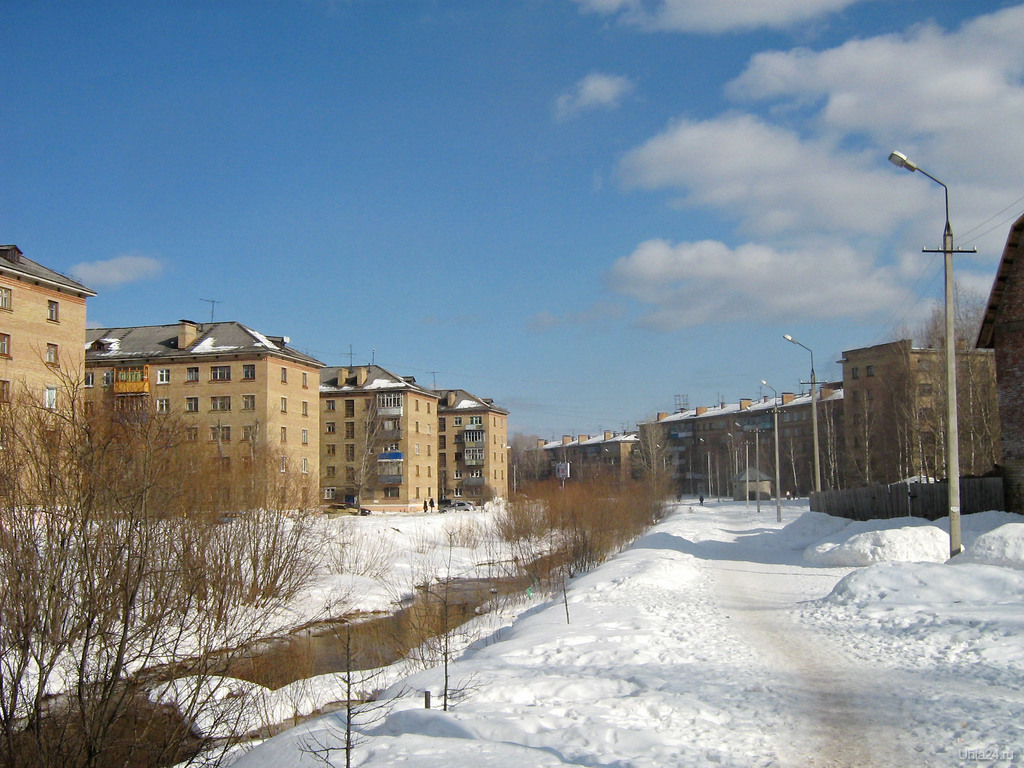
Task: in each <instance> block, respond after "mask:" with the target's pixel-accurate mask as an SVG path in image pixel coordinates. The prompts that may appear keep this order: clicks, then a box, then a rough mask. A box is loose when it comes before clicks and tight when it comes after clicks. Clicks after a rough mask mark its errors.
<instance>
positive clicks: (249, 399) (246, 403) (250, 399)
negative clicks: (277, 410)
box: [242, 395, 256, 411]
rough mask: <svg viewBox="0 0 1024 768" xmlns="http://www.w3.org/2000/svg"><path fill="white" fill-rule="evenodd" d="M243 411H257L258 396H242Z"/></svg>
mask: <svg viewBox="0 0 1024 768" xmlns="http://www.w3.org/2000/svg"><path fill="white" fill-rule="evenodd" d="M242 410H243V411H255V410H256V395H242Z"/></svg>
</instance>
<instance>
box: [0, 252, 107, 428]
mask: <svg viewBox="0 0 1024 768" xmlns="http://www.w3.org/2000/svg"><path fill="white" fill-rule="evenodd" d="M95 295H96V293H95V292H94V291H91V290H90V289H88V288H86V287H85V286H84V285H81V284H80V283H77V282H75V281H74V280H71V279H70V278H67V277H64V276H63V275H61V274H58V273H57V272H54V271H53V270H51V269H48V268H47V267H44V266H43V265H41V264H38V263H36V262H34V261H32V260H31V259H29V258H26V257H25V256H24V255H23V254H22V252H21V250H20V249H19V248H18V246H16V245H0V402H6V401H9V400H12V399H16V398H18V397H26V398H28V401H29V402H33V403H38V404H40V405H44V406H47V407H50V408H53V407H56V406H57V405H58V398H59V397H61V396H62V393H63V392H64V391H65V386H64V383H65V382H64V381H62V376H67V377H71V378H72V379H77V378H78V377H80V376H81V374H82V371H83V368H84V362H85V353H84V351H83V341H84V339H85V301H86V299H87V298H89V297H91V296H95Z"/></svg>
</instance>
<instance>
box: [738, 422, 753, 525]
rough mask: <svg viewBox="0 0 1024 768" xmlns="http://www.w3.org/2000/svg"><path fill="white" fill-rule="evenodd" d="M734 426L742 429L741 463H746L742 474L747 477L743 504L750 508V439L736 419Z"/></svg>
mask: <svg viewBox="0 0 1024 768" xmlns="http://www.w3.org/2000/svg"><path fill="white" fill-rule="evenodd" d="M735 423H736V426H737V427H738V428H739V429H740V430H742V431H743V433H744V434H743V463H744V464H745V465H746V471H745V472H744V476H745V477H746V478H747V480H746V487H745V488H744V494H743V506H744V507H746V508H747V509H749V508H750V441H749V440H748V439H747V435H746V429H744V427H743V425H742V424H740V423H739V422H738V421H737V422H735Z"/></svg>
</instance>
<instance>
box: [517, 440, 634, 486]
mask: <svg viewBox="0 0 1024 768" xmlns="http://www.w3.org/2000/svg"><path fill="white" fill-rule="evenodd" d="M639 442H640V439H639V437H638V436H637V433H636V432H613V431H611V430H605V431H604V432H603V433H602V434H601V435H596V436H594V437H591V436H590V435H577V436H575V437H573V436H572V435H563V436H562V439H561V440H554V441H545V440H539V441H538V442H537V447H536V450H537V451H539V452H540V453H541V454H542V455H543V456H544V460H543V461H542V462H539V464H540V470H541V471H540V473H539V474H540V475H541V477H542V478H551V477H557V475H558V466H559V465H568V472H569V479H572V478H576V479H580V480H594V479H598V478H601V479H609V480H613V481H615V482H627V481H629V480H630V479H632V478H633V477H634V475H635V472H634V469H635V468H634V466H633V451H634V450H635V449H636V447H637V445H638V444H639Z"/></svg>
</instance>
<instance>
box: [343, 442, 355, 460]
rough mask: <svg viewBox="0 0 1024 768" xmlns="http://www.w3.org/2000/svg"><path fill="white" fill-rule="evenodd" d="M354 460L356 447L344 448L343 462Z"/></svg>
mask: <svg viewBox="0 0 1024 768" xmlns="http://www.w3.org/2000/svg"><path fill="white" fill-rule="evenodd" d="M355 460H356V447H355V446H354V445H346V446H345V461H355Z"/></svg>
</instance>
